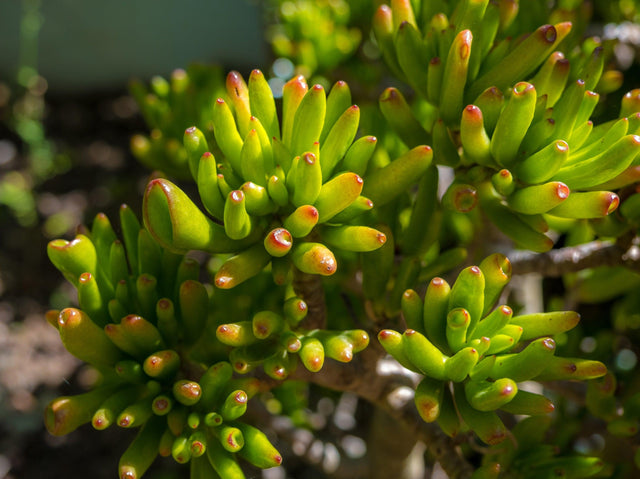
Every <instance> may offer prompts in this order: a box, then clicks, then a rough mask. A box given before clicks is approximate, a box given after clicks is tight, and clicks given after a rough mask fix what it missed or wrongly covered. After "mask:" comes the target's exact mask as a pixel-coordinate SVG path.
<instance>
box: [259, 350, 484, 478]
mask: <svg viewBox="0 0 640 479" xmlns="http://www.w3.org/2000/svg"><path fill="white" fill-rule="evenodd" d="M384 354H385V353H384V351H383V350H382V348H380V347H379V346H378V345H377V344H375V343H374V344H371V345H370V346H369V347H368V348H367V349H365V350H364V351H362V352H361V353H359V354H358V355H357V356H356V357H355V358H354V360H353V361H352V362H351V363H348V364H342V363H338V362H336V361H327V362H325V364H324V367H323V368H322V370H320V371H319V372H317V373H311V372H309V371H307V370H306V369H304V368H298V369H297V370H296V372H295V373H294V374H293V375H292V376H291V379H297V380H302V381H307V382H310V383H314V384H317V385H320V386H323V387H326V388H329V389H334V390H338V391H350V392H353V393H355V394H357V395H358V396H360V397H362V398H363V399H366V400H368V401H370V402H371V403H373V404H375V405H376V406H378V407H380V408H382V409H384V410H385V411H387V413H388V414H389V415H391V416H392V417H393V418H395V419H397V420H400V421H402V422H404V423H405V424H406V425H407V426H408V427H409V429H410V430H411V432H412V433H413V434H415V436H416V437H417V438H419V439H420V440H421V441H423V442H424V443H425V445H426V446H427V448H428V449H429V451H430V452H431V453H432V454H433V456H434V457H435V459H436V460H437V461H438V462H439V463H440V465H441V466H442V468H443V469H444V470H445V471H446V472H447V474H448V475H449V477H450V479H467V478H469V477H470V476H471V473H472V472H473V467H472V466H471V465H470V464H469V463H468V462H467V461H466V459H465V458H464V457H463V456H462V454H461V452H460V449H459V448H458V446H457V445H456V444H455V442H454V441H453V440H451V438H449V437H448V436H447V435H445V434H444V433H443V432H442V430H441V429H440V428H439V427H438V426H437V425H436V424H427V423H425V422H424V421H423V420H422V419H421V418H420V416H419V414H418V412H417V410H416V408H415V405H414V402H413V394H412V392H413V389H414V386H415V378H414V377H412V376H411V375H412V374H413V373H409V372H408V371H406V370H403V369H400V368H398V369H396V370H395V371H386V372H385V371H384V370H381V368H380V365H381V360H382V359H383V357H384ZM267 381H268V380H267Z"/></svg>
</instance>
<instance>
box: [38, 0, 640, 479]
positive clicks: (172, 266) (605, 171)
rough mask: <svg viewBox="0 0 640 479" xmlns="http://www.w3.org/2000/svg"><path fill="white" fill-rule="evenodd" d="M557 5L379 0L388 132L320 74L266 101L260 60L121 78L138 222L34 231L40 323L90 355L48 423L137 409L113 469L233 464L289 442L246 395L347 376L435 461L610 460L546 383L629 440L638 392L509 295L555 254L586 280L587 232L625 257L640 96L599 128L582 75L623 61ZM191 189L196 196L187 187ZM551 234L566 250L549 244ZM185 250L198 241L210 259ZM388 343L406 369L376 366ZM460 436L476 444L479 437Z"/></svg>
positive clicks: (201, 472) (577, 468)
mask: <svg viewBox="0 0 640 479" xmlns="http://www.w3.org/2000/svg"><path fill="white" fill-rule="evenodd" d="M566 3H567V5H565V6H564V7H563V8H558V9H556V10H549V11H547V10H545V8H546V7H545V8H542V7H540V6H537V7H536V8H533V7H532V11H533V12H534V13H535V15H532V16H533V17H534V18H535V19H537V16H540V15H542V16H543V18H542V19H541V21H544V20H545V19H548V20H550V21H549V23H548V24H544V25H541V26H539V27H538V28H535V27H533V28H534V29H533V30H532V29H531V28H530V24H531V18H530V17H528V16H527V4H522V5H520V6H519V5H518V2H517V1H515V0H494V1H489V0H460V1H435V2H434V1H409V0H397V1H392V2H391V5H389V6H388V5H381V6H379V7H378V8H377V10H376V11H375V14H374V16H373V19H372V27H373V31H374V33H375V37H376V39H377V44H378V47H379V49H380V52H381V54H382V57H383V58H384V60H385V62H386V64H387V65H388V67H389V70H390V71H391V72H392V73H393V74H394V75H395V76H396V77H397V79H398V80H400V81H403V82H406V83H407V84H408V85H409V86H410V87H411V89H412V90H413V91H412V92H411V91H409V90H407V89H406V88H404V87H397V88H396V87H389V88H387V89H386V90H384V91H383V92H382V94H381V96H380V101H379V109H380V111H381V113H382V115H383V116H384V119H385V120H386V122H387V124H388V126H389V128H390V130H391V131H382V132H381V133H380V134H379V136H380V138H377V137H376V136H372V135H367V134H366V132H360V113H361V109H360V108H359V107H358V106H356V105H353V104H352V97H351V91H350V88H349V86H348V85H347V83H345V82H344V81H337V82H336V83H334V84H333V85H332V86H331V87H330V88H328V87H327V89H326V90H328V92H327V91H326V90H325V87H323V86H321V85H320V84H315V85H311V86H310V84H309V83H308V82H307V80H306V79H305V78H304V77H300V76H297V77H294V78H292V79H290V80H289V81H288V82H286V84H285V85H284V87H283V89H282V95H281V96H282V98H281V100H276V99H274V95H273V93H272V91H271V89H270V87H269V84H268V83H267V80H266V79H265V77H264V75H263V74H262V73H261V72H260V71H259V70H254V71H253V72H251V74H250V75H249V77H248V79H247V80H246V81H245V79H244V78H243V77H242V76H241V75H240V74H239V73H237V72H230V73H229V74H228V75H227V76H226V80H225V79H222V78H220V77H219V76H218V73H217V70H203V69H198V70H188V71H187V72H183V71H181V72H177V73H176V74H174V76H173V77H172V78H171V80H170V81H166V80H163V79H160V78H156V79H154V81H153V82H152V85H151V90H150V91H147V90H146V87H145V86H144V85H142V84H137V85H136V86H135V88H134V95H135V96H136V98H137V99H138V102H139V103H140V106H141V109H142V111H143V113H144V114H145V117H146V119H147V121H148V122H149V124H150V126H151V127H152V128H154V133H152V135H151V137H150V138H146V137H144V136H138V137H136V138H134V140H133V141H132V148H133V151H134V153H135V154H136V156H137V157H138V158H140V159H141V160H142V161H144V162H145V164H147V165H148V166H150V167H152V168H155V169H157V170H162V171H158V172H156V173H155V174H154V175H153V179H152V180H151V181H150V182H149V183H148V185H147V187H146V190H145V193H144V201H143V210H142V225H141V223H140V221H139V219H138V217H137V215H136V214H135V213H134V212H133V211H131V209H130V208H129V207H127V206H123V207H122V208H121V210H120V228H119V231H120V238H118V235H117V234H116V232H115V229H114V228H113V227H112V225H111V223H110V221H109V220H108V218H107V217H106V216H104V215H98V216H97V217H96V218H95V220H94V222H93V225H92V227H91V228H90V229H89V228H86V227H82V228H80V229H79V233H78V235H77V236H76V238H75V239H73V240H72V241H66V240H55V241H52V242H51V243H50V244H49V247H48V253H49V257H50V259H51V261H52V262H53V264H54V265H55V266H56V267H57V268H58V269H59V270H60V271H61V272H62V273H63V275H64V276H65V278H66V279H68V280H69V281H70V282H71V283H72V284H73V285H74V286H75V287H76V288H77V290H78V307H77V308H67V309H63V310H62V311H51V312H50V313H49V314H48V315H47V319H48V320H49V322H50V323H51V324H52V325H53V326H54V327H56V328H57V329H58V331H59V332H60V336H61V339H62V341H63V343H64V345H65V346H66V348H67V349H68V350H69V352H71V353H72V354H73V355H75V356H76V357H78V358H79V359H81V360H83V361H85V362H87V363H88V364H90V365H91V366H93V367H94V368H95V369H96V370H97V371H98V372H99V373H100V376H101V380H100V381H99V382H98V383H96V384H95V386H94V387H93V389H92V390H91V391H89V392H87V393H84V394H80V395H77V396H71V397H60V398H57V399H55V400H53V401H52V402H51V403H50V404H49V405H48V407H47V409H46V414H45V418H46V419H45V420H46V425H47V427H48V429H49V430H50V432H51V433H53V434H56V435H61V434H67V433H69V432H71V431H73V430H74V429H76V428H77V427H79V426H81V425H83V424H85V423H91V424H92V426H93V427H94V428H96V429H104V428H107V427H109V426H110V425H113V424H117V425H118V426H120V427H124V428H137V430H138V432H137V434H136V436H135V438H134V439H133V441H132V442H131V444H130V445H129V446H128V448H127V449H126V451H125V452H124V454H123V455H122V458H121V460H120V464H119V477H120V478H121V479H134V478H139V477H141V476H142V475H143V474H144V473H145V471H146V470H147V469H148V468H149V467H150V465H151V463H152V462H153V461H154V459H155V458H156V456H157V455H161V456H173V458H174V459H175V460H176V461H177V462H179V463H188V465H189V467H190V469H191V477H192V478H209V477H221V478H223V479H235V478H243V477H245V475H244V472H243V466H242V464H243V461H247V462H248V463H250V464H253V465H254V466H256V467H258V468H270V467H275V466H278V465H280V464H281V463H282V460H283V456H282V455H281V454H280V453H279V452H278V449H277V446H278V443H275V444H274V443H272V442H271V441H270V440H269V439H268V438H267V435H266V434H265V433H264V432H263V431H261V430H260V428H259V427H256V425H255V424H257V423H255V422H254V421H253V420H250V419H246V420H245V419H244V417H245V412H246V411H247V409H248V408H249V409H251V403H250V402H249V400H250V399H251V398H252V397H254V396H257V397H256V399H255V400H254V401H258V400H259V398H260V397H261V396H262V395H263V394H264V393H265V392H268V391H273V392H274V394H275V393H277V392H278V391H280V392H281V394H285V395H286V394H293V393H292V390H290V389H287V387H288V385H291V384H294V382H295V384H299V381H302V382H303V384H304V383H306V384H316V385H319V386H323V387H326V388H332V389H336V390H341V391H351V392H354V393H356V394H357V395H359V396H360V397H362V398H363V399H366V400H368V401H370V402H371V403H373V404H374V405H375V406H376V407H379V408H381V409H384V410H385V411H386V412H387V413H389V414H391V416H393V417H395V418H397V419H398V420H399V421H401V422H404V423H406V424H407V425H408V427H409V429H410V431H411V434H413V435H414V436H415V438H416V439H418V440H421V441H423V442H424V443H425V444H426V445H427V450H428V451H429V453H430V457H431V459H430V460H431V461H436V462H438V463H439V464H440V465H441V467H442V468H443V469H444V470H445V471H446V472H447V473H448V475H449V477H452V478H470V477H472V478H475V479H481V478H498V477H504V478H529V477H531V478H533V477H536V478H538V477H541V478H552V477H563V478H583V477H590V476H593V475H596V474H600V475H603V474H604V475H607V474H613V472H612V471H613V470H614V469H613V466H610V465H608V464H606V463H605V460H603V459H602V458H601V457H598V455H596V454H593V455H588V454H587V455H579V454H575V453H572V452H570V451H569V452H567V451H566V450H561V448H560V445H559V444H560V442H559V439H558V440H557V441H558V442H557V443H556V444H555V445H554V444H553V443H552V442H549V440H548V436H549V430H550V429H553V423H554V420H557V419H558V418H557V417H556V416H555V415H554V414H555V413H554V409H555V406H554V402H553V400H552V397H551V396H549V397H547V396H546V395H545V392H547V389H545V386H546V385H548V386H554V387H555V388H556V389H562V385H564V384H571V386H574V385H577V386H576V388H573V389H572V391H574V392H573V394H572V397H574V398H576V405H574V406H573V407H574V408H575V407H578V406H580V405H584V404H585V403H586V409H587V411H588V413H589V414H590V415H592V417H594V418H597V419H598V420H600V421H603V422H604V423H606V425H607V427H608V431H609V433H610V434H612V435H613V436H614V437H616V438H619V439H620V440H621V441H624V440H628V441H631V440H632V437H633V435H634V434H635V432H636V431H637V421H638V418H639V417H640V407H639V406H638V404H640V396H639V395H638V394H634V393H635V392H636V391H634V390H633V388H631V389H632V390H631V391H629V392H628V393H627V394H626V396H625V397H624V398H623V397H616V396H615V392H616V378H615V377H614V376H613V375H612V374H611V373H608V372H607V368H606V366H605V364H604V363H603V362H600V361H598V360H594V359H589V358H581V357H577V356H578V355H579V353H577V352H575V353H573V354H571V353H569V354H564V353H563V352H562V349H563V343H566V341H567V337H568V332H570V331H571V330H574V328H576V327H577V326H578V324H579V320H580V316H579V314H577V313H576V312H572V311H561V310H555V311H554V310H552V311H549V312H537V313H536V312H533V313H532V312H528V313H526V314H525V313H522V314H520V313H519V306H518V305H517V304H512V306H509V305H507V304H506V301H507V300H509V292H510V289H509V287H508V283H509V281H510V279H511V276H512V271H515V272H518V268H520V271H522V272H526V271H531V270H535V265H536V264H538V265H543V266H544V265H545V264H546V263H545V261H547V262H550V261H552V260H554V258H555V260H556V261H555V263H554V267H555V271H556V275H564V280H565V282H566V284H568V285H570V284H571V283H572V282H575V281H579V280H580V278H578V279H576V273H575V272H576V271H579V270H581V269H585V268H587V267H592V266H597V265H598V262H597V258H596V260H593V261H589V257H588V255H587V258H586V259H585V258H584V257H582V256H580V255H581V254H582V253H584V251H587V253H588V251H589V250H588V248H583V249H579V248H580V246H579V245H580V244H581V243H585V242H587V241H590V240H592V239H594V238H600V239H601V240H607V241H609V243H607V242H606V241H602V244H607V245H610V246H609V247H608V248H609V249H608V250H607V254H608V255H609V256H608V259H607V260H606V262H604V263H603V262H601V263H599V264H600V265H602V264H606V265H608V266H612V265H615V266H621V265H622V266H624V265H625V264H627V265H629V264H631V260H629V259H628V257H626V256H624V255H623V253H625V252H626V249H623V246H624V245H627V246H628V245H629V244H630V242H629V241H630V240H629V237H633V236H635V231H636V229H637V226H638V219H639V217H638V213H637V207H635V205H636V204H637V202H638V201H640V200H639V199H638V198H640V193H637V190H636V186H635V185H636V184H637V181H638V179H639V178H640V155H639V153H640V137H639V136H637V134H638V133H639V132H640V92H639V91H638V90H634V91H632V92H630V93H628V94H627V95H625V96H624V98H623V100H622V107H621V108H620V110H619V114H618V117H617V118H616V119H613V120H610V121H607V122H604V123H601V124H598V125H594V123H593V120H592V119H591V118H592V114H593V112H594V111H595V109H596V108H597V107H598V101H599V97H600V94H599V93H598V91H600V93H601V94H603V95H604V94H606V93H609V92H610V91H612V90H614V89H615V88H616V87H617V86H619V83H620V81H619V80H620V74H619V73H618V72H616V71H614V70H609V69H607V64H608V63H607V48H605V46H606V45H605V46H603V45H601V43H600V42H599V41H598V40H597V39H587V40H582V39H581V38H580V36H579V35H578V34H572V33H571V32H572V29H573V28H574V27H573V24H572V23H571V22H570V21H568V20H567V18H569V19H572V20H574V21H575V22H576V23H577V26H578V27H579V26H580V25H579V24H580V21H581V19H583V18H584V15H582V13H584V5H583V4H582V2H566ZM541 12H542V13H541ZM544 15H547V17H545V16H544ZM556 20H557V21H556ZM563 51H564V53H563ZM401 88H402V89H404V91H405V93H404V94H403V93H401ZM364 101H365V102H366V99H364ZM363 111H367V112H371V115H372V116H373V115H375V113H374V112H372V110H364V109H363ZM363 120H364V117H363ZM185 123H186V124H185ZM190 123H192V124H190ZM373 123H375V122H364V121H363V124H367V125H368V124H373ZM185 128H186V130H185ZM177 131H179V132H183V131H184V134H183V135H182V134H181V133H180V135H181V136H182V139H181V142H180V141H179V139H178V133H176V132H177ZM442 172H448V175H449V176H451V177H452V178H453V180H452V181H448V182H447V181H446V180H445V179H444V176H446V175H442ZM169 175H170V177H169ZM170 178H172V179H173V181H172V179H170ZM178 180H181V181H185V182H187V183H188V181H189V180H192V181H193V182H195V187H196V188H195V189H194V188H191V189H187V187H184V189H183V188H182V187H180V186H178V184H176V182H177V181H178ZM439 186H440V187H441V190H442V194H439V193H438V188H439ZM196 189H197V193H198V195H199V199H195V200H194V199H193V198H192V197H191V196H190V194H188V193H187V192H185V190H187V191H195V190H196ZM620 204H621V205H622V206H621V207H620V209H619V211H616V208H617V207H618V206H619V205H620ZM493 227H496V228H495V229H494V228H493ZM469 231H471V235H469ZM499 232H502V233H504V237H503V238H502V239H501V240H500V241H501V242H502V243H504V241H505V238H507V239H509V240H511V241H512V242H513V244H515V245H516V246H518V247H520V248H522V249H525V250H530V251H532V252H536V253H544V252H547V251H549V250H551V251H549V252H548V253H544V255H540V256H536V255H533V256H532V255H529V256H527V255H526V254H524V255H523V253H522V252H518V253H517V255H516V256H517V257H518V258H519V261H518V262H514V264H513V266H512V263H511V262H510V261H509V259H507V257H506V256H505V255H504V254H502V252H496V251H491V247H492V244H493V243H491V242H487V241H485V242H484V245H482V247H480V246H479V244H480V243H481V240H482V238H483V237H492V238H496V237H497V235H498V234H499ZM560 234H562V235H563V237H565V238H567V239H566V244H567V248H569V249H562V248H558V247H556V248H555V249H553V248H554V239H555V238H558V237H559V236H560ZM469 236H471V237H474V238H476V239H475V241H474V242H470V241H469V240H468V239H467V240H464V237H467V238H468V237H469ZM589 244H591V243H588V244H587V245H589ZM571 246H575V247H576V248H578V249H571V248H570V247H571ZM583 246H584V245H583ZM194 250H195V251H200V252H204V253H206V254H208V255H209V256H210V258H211V259H210V261H209V267H208V272H209V273H211V279H208V278H209V276H208V275H207V274H206V273H205V272H202V271H201V268H200V264H199V263H198V262H197V261H195V260H194V259H193V257H192V256H191V255H189V254H188V253H189V252H190V251H194ZM567 252H568V253H570V254H567ZM616 252H618V253H619V254H618V256H617V261H618V263H616V259H615V258H613V259H612V257H613V256H615V253H616ZM587 253H584V254H587ZM553 254H555V256H553ZM563 255H564V256H563ZM567 256H570V257H571V258H570V260H568V261H567V260H566V259H565V257H567ZM596 256H597V255H596ZM593 257H595V256H592V257H591V258H593ZM536 258H541V259H540V260H539V261H538V263H536V262H535V261H536ZM625 262H626V263H625ZM531 264H533V265H534V266H531ZM636 267H637V266H636ZM527 268H529V269H527ZM593 271H595V272H597V271H598V270H597V269H595V270H593ZM629 274H631V273H629ZM596 275H597V273H596ZM617 277H618V278H620V279H619V281H618V282H617V283H619V284H622V283H624V282H625V281H627V280H628V277H627V276H625V275H624V274H621V275H619V276H617ZM621 291H622V290H621ZM587 296H588V295H587ZM587 299H588V298H587ZM627 303H629V301H627ZM558 309H561V308H558ZM578 327H579V326H578ZM576 329H578V328H576ZM564 349H566V350H567V351H568V352H570V351H576V350H575V348H574V349H573V350H571V349H570V348H564ZM385 356H386V357H387V359H386V360H387V361H388V360H389V359H388V358H389V357H391V358H393V360H394V361H397V363H399V365H401V366H402V367H398V368H396V369H395V370H394V371H395V372H393V373H392V374H391V373H385V372H383V371H382V370H381V369H380V368H378V365H379V363H380V361H382V360H383V359H384V358H385ZM567 381H571V383H567ZM584 381H588V386H584V387H581V386H583V384H582V383H581V382H584ZM407 386H410V388H411V389H410V390H411V391H412V393H411V397H412V400H411V401H409V402H407V401H404V402H403V401H402V400H401V398H402V397H403V396H402V394H400V392H402V391H404V393H406V390H407ZM575 391H578V392H575ZM556 397H557V398H559V399H560V400H563V398H562V395H559V396H556ZM563 404H564V402H563ZM564 407H568V406H566V405H565V406H564ZM247 416H249V415H247ZM252 422H253V424H251V423H252ZM555 427H557V426H555ZM556 436H557V434H556ZM467 440H470V441H471V442H472V443H473V442H478V441H479V442H482V443H485V444H486V447H485V448H484V449H483V451H482V454H479V453H478V452H477V451H476V450H474V449H473V448H469V447H468V446H467V445H466V443H467ZM630 444H631V445H630V446H629V447H630V449H631V450H632V451H635V450H637V446H636V445H634V444H633V443H630ZM636 455H637V456H638V454H636ZM638 459H640V456H639V457H638ZM638 462H640V460H639V461H638ZM371 477H374V473H373V472H372V473H371ZM620 477H622V476H620ZM629 477H631V476H629Z"/></svg>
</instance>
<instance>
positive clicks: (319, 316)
mask: <svg viewBox="0 0 640 479" xmlns="http://www.w3.org/2000/svg"><path fill="white" fill-rule="evenodd" d="M293 289H294V291H295V292H296V294H297V295H298V296H300V297H301V298H302V299H304V301H305V303H307V308H309V309H308V312H307V316H306V317H305V318H304V319H303V320H302V322H301V323H300V328H301V329H307V330H311V329H322V328H324V327H325V326H326V324H327V305H326V303H325V298H324V288H323V287H322V276H320V275H318V274H308V273H303V272H302V271H300V270H299V269H297V268H294V271H293Z"/></svg>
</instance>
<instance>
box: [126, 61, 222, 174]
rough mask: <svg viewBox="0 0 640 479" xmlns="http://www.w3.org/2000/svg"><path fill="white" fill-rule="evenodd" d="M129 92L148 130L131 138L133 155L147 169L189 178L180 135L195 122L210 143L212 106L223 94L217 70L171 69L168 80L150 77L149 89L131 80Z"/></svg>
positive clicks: (193, 66)
mask: <svg viewBox="0 0 640 479" xmlns="http://www.w3.org/2000/svg"><path fill="white" fill-rule="evenodd" d="M129 90H130V92H131V95H132V96H133V97H134V98H135V100H136V103H137V104H138V108H139V109H140V112H141V113H142V116H143V117H144V120H145V122H146V124H147V126H148V127H149V128H150V130H151V131H150V134H149V136H146V135H143V134H138V135H134V136H133V137H132V138H131V151H132V153H133V155H134V156H135V157H136V159H137V160H138V161H140V163H142V164H143V165H145V166H146V167H147V168H150V169H153V170H160V171H163V172H164V173H166V174H168V175H171V176H172V177H175V178H182V179H186V178H189V177H190V174H189V168H188V166H187V165H188V163H187V153H186V151H185V149H184V147H183V145H182V135H183V132H184V129H185V128H187V127H188V126H190V125H192V124H194V122H196V123H197V124H198V125H201V127H202V129H203V131H204V132H205V134H206V135H207V137H208V138H209V139H210V141H213V125H212V117H211V115H212V106H213V105H212V103H213V101H214V100H215V99H216V98H218V97H219V96H220V95H224V74H223V72H222V70H221V68H220V67H217V66H206V65H197V64H194V65H191V66H189V68H187V69H186V70H182V69H178V70H175V71H174V72H173V73H172V74H171V76H170V78H169V79H168V80H167V79H165V78H163V77H161V76H155V77H153V78H152V79H151V82H150V85H149V87H147V86H146V85H145V84H144V83H142V82H140V81H133V82H132V83H131V85H130V88H129Z"/></svg>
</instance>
